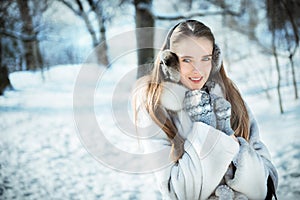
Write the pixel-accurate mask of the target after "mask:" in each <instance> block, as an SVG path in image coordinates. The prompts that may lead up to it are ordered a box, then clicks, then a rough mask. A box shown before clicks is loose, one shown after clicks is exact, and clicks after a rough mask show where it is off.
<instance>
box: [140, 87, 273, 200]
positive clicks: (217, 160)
mask: <svg viewBox="0 0 300 200" xmlns="http://www.w3.org/2000/svg"><path fill="white" fill-rule="evenodd" d="M185 91H186V88H184V87H182V86H180V85H178V84H173V83H165V84H164V88H163V93H162V96H161V101H160V103H161V105H162V106H163V108H165V109H167V110H171V111H173V112H175V113H176V114H177V117H176V119H172V120H173V121H174V122H175V124H176V127H177V129H178V131H179V134H180V135H181V137H182V138H184V139H185V143H184V154H183V156H182V157H181V159H179V161H178V162H177V163H174V162H172V161H170V162H169V164H168V165H164V166H162V167H161V169H160V170H158V171H156V172H155V174H156V177H157V182H158V185H159V188H160V190H161V192H162V195H163V197H164V199H172V200H173V199H187V200H189V199H208V198H209V197H212V196H214V194H215V190H216V188H217V187H218V186H219V185H220V183H222V182H223V183H224V184H226V185H227V186H229V187H230V188H231V189H232V190H234V191H236V192H238V193H242V194H244V195H245V196H247V198H249V199H264V198H265V197H266V194H267V179H268V177H269V176H271V178H272V180H273V182H274V185H275V187H277V184H278V183H277V172H276V169H275V167H274V166H273V164H272V163H271V161H270V160H271V158H270V155H269V152H268V150H267V148H266V147H265V145H264V144H263V143H262V142H261V141H260V138H259V132H258V128H257V125H256V122H255V120H254V119H253V117H252V115H251V113H250V112H249V115H250V120H251V135H250V140H249V142H248V141H246V140H245V139H243V138H238V140H239V143H238V142H236V141H235V140H234V139H233V138H232V137H230V136H227V135H226V134H225V133H222V132H221V131H219V130H216V129H215V128H213V127H211V126H209V125H206V124H204V123H202V122H192V121H191V120H190V119H189V117H188V115H187V113H186V112H185V111H184V110H183V109H182V103H183V99H184V95H185ZM214 92H215V93H217V94H218V95H222V94H221V90H218V89H217V90H216V91H214ZM136 95H137V96H138V105H137V106H138V107H139V112H138V121H139V122H140V123H141V124H144V125H145V124H146V125H147V124H149V123H150V124H151V118H150V116H149V115H148V113H147V112H146V111H145V109H144V108H143V105H144V104H143V102H145V99H143V98H144V97H145V90H143V89H140V91H139V92H137V93H136ZM171 117H172V116H171ZM153 124H154V127H155V123H154V122H152V125H153ZM144 127H145V126H144ZM151 127H152V128H149V129H147V128H146V129H145V128H143V129H142V131H144V132H147V133H145V134H147V135H151V134H152V136H151V137H148V138H147V139H146V140H144V147H145V152H155V151H159V150H161V149H169V152H171V149H172V148H171V143H170V141H169V139H168V137H167V135H166V134H165V133H164V132H163V131H162V130H160V128H159V127H158V126H156V127H155V128H154V129H153V126H151ZM157 130H159V131H157ZM154 131H156V133H155V134H154V133H153V132H154ZM162 159H169V160H170V158H160V159H157V160H159V161H157V162H160V161H161V160H162ZM232 164H233V165H234V166H235V168H236V170H235V171H234V172H233V171H232V170H231V173H228V172H230V170H229V169H230V168H229V166H230V165H232Z"/></svg>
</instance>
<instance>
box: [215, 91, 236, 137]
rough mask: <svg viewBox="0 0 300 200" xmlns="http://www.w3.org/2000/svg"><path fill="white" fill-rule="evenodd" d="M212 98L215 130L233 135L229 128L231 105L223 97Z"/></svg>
mask: <svg viewBox="0 0 300 200" xmlns="http://www.w3.org/2000/svg"><path fill="white" fill-rule="evenodd" d="M212 97H213V99H214V100H213V109H214V112H215V114H216V118H217V129H219V130H220V131H222V132H224V133H226V135H233V134H234V131H233V130H232V128H231V124H230V117H231V104H230V103H229V102H228V101H227V100H226V99H225V98H223V97H218V96H212Z"/></svg>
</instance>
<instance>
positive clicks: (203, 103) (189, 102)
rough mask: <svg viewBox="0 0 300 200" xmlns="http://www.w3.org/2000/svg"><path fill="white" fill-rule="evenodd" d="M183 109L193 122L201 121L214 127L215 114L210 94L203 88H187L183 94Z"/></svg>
mask: <svg viewBox="0 0 300 200" xmlns="http://www.w3.org/2000/svg"><path fill="white" fill-rule="evenodd" d="M184 109H185V110H186V112H187V113H188V115H189V116H190V118H191V120H192V121H193V122H203V123H205V124H207V125H210V126H213V127H214V128H216V116H215V113H214V111H213V107H212V105H211V97H210V95H209V94H208V93H207V92H205V91H203V90H189V91H187V92H186V94H185V99H184Z"/></svg>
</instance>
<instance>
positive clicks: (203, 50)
mask: <svg viewBox="0 0 300 200" xmlns="http://www.w3.org/2000/svg"><path fill="white" fill-rule="evenodd" d="M170 50H171V51H172V52H175V53H176V54H177V56H178V58H179V64H180V75H181V76H180V81H181V83H182V84H183V85H184V86H186V87H187V88H189V89H191V90H196V89H201V88H202V87H203V86H204V84H205V83H206V81H207V79H208V77H209V74H210V71H211V68H212V63H211V59H212V51H213V45H212V42H211V41H210V40H208V39H207V38H205V37H200V38H195V37H185V38H183V39H181V40H180V41H178V42H176V43H173V44H172V43H171V45H170Z"/></svg>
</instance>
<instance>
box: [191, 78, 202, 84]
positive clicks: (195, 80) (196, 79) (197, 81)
mask: <svg viewBox="0 0 300 200" xmlns="http://www.w3.org/2000/svg"><path fill="white" fill-rule="evenodd" d="M202 78H203V77H189V79H190V81H192V82H193V83H200V82H201V80H202Z"/></svg>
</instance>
